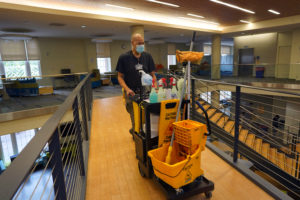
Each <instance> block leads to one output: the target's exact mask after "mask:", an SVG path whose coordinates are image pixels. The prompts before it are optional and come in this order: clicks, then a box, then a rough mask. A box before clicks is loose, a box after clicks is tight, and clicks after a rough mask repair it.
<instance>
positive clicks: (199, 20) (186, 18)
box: [178, 17, 220, 25]
mask: <svg viewBox="0 0 300 200" xmlns="http://www.w3.org/2000/svg"><path fill="white" fill-rule="evenodd" d="M178 18H180V19H185V20H192V21H196V22H202V23H207V24H214V25H220V24H219V23H217V22H211V21H207V20H202V19H194V18H189V17H178Z"/></svg>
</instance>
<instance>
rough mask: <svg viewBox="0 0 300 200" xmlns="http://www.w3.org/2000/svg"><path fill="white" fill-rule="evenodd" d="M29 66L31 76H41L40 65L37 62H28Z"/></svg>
mask: <svg viewBox="0 0 300 200" xmlns="http://www.w3.org/2000/svg"><path fill="white" fill-rule="evenodd" d="M29 65H30V72H31V76H40V75H42V73H41V65H40V61H39V60H30V61H29Z"/></svg>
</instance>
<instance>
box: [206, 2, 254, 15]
mask: <svg viewBox="0 0 300 200" xmlns="http://www.w3.org/2000/svg"><path fill="white" fill-rule="evenodd" d="M210 1H211V2H214V3H218V4H222V5H224V6H228V7H230V8H235V9H238V10H241V11H244V12H247V13H251V14H255V12H253V11H251V10H248V9H245V8H241V7H239V6H236V5H233V4H230V3H226V2H223V1H219V0H210Z"/></svg>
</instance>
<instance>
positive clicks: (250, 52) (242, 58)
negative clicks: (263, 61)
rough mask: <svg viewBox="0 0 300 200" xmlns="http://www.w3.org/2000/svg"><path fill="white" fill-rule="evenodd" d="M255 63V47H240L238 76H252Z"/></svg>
mask: <svg viewBox="0 0 300 200" xmlns="http://www.w3.org/2000/svg"><path fill="white" fill-rule="evenodd" d="M253 64H254V49H253V48H248V49H239V67H238V76H243V77H252V76H253Z"/></svg>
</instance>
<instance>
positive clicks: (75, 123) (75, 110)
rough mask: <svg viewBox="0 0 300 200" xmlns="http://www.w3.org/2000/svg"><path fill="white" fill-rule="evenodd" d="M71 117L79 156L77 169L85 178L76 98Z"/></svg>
mask: <svg viewBox="0 0 300 200" xmlns="http://www.w3.org/2000/svg"><path fill="white" fill-rule="evenodd" d="M73 117H74V125H75V130H76V133H75V134H76V135H77V145H78V154H79V167H80V175H81V176H85V169H84V160H83V151H82V139H81V131H82V130H81V124H80V119H79V113H78V98H77V97H76V98H75V100H74V103H73Z"/></svg>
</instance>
